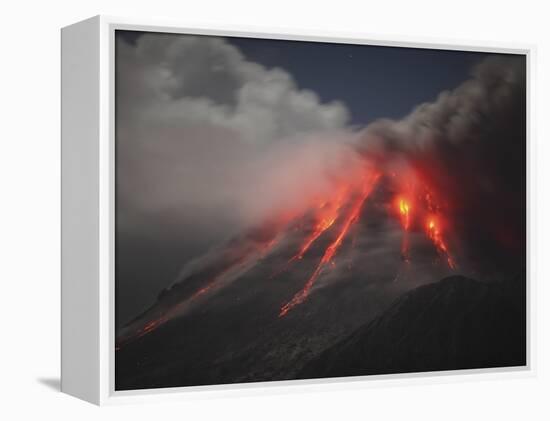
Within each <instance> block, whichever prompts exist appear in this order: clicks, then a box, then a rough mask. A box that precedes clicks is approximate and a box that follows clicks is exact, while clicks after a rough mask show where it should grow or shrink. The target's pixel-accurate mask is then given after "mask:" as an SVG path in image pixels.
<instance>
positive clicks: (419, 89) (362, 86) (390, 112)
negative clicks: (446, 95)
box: [227, 38, 487, 125]
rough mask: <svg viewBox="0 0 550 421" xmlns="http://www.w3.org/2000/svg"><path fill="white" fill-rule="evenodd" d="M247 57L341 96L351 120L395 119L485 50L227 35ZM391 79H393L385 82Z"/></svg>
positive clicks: (324, 94) (465, 71) (324, 93)
mask: <svg viewBox="0 0 550 421" xmlns="http://www.w3.org/2000/svg"><path fill="white" fill-rule="evenodd" d="M227 40H228V41H229V42H231V43H232V44H234V45H236V46H237V47H239V49H240V50H241V51H242V52H243V53H244V55H245V56H246V57H247V58H248V59H249V60H251V61H255V62H258V63H261V64H263V65H265V66H266V67H282V68H284V69H285V70H287V71H288V72H289V73H290V74H292V75H293V76H294V78H295V79H296V81H297V82H298V86H299V87H301V88H305V89H311V90H313V91H315V92H316V93H318V94H319V95H320V96H321V99H322V100H323V101H332V100H341V101H343V102H344V103H345V104H346V105H347V106H348V108H349V110H350V111H351V114H352V115H351V117H352V121H351V122H352V124H357V125H366V124H368V123H370V122H372V121H373V120H375V119H377V118H392V119H399V118H402V117H404V116H405V115H407V114H408V113H409V112H410V111H411V110H412V109H413V107H415V106H416V105H418V104H419V103H422V102H426V101H432V100H434V99H435V98H436V97H437V95H438V94H439V93H440V92H442V91H444V90H448V89H452V88H455V87H456V86H458V85H459V84H460V83H462V82H464V81H465V80H466V79H467V78H468V76H469V73H470V69H471V67H472V65H474V64H475V63H477V62H479V61H480V60H482V59H483V58H485V57H486V56H487V54H484V53H474V52H464V51H448V50H433V49H421V48H399V47H378V46H368V45H351V44H336V43H317V42H301V41H282V40H257V39H251V38H227ZM388 81H391V83H388Z"/></svg>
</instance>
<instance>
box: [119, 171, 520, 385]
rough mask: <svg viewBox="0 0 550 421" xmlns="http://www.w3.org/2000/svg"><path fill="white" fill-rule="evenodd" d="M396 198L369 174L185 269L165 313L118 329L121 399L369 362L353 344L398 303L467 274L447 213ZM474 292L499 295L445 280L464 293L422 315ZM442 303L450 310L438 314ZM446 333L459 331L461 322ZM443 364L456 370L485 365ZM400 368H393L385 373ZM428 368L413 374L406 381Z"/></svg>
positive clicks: (416, 198) (388, 182)
mask: <svg viewBox="0 0 550 421" xmlns="http://www.w3.org/2000/svg"><path fill="white" fill-rule="evenodd" d="M398 187H399V183H396V182H395V176H394V175H391V174H390V175H387V174H386V175H385V174H382V173H380V172H377V171H373V172H370V173H369V174H367V175H365V177H364V178H363V179H362V180H361V182H360V183H357V185H348V184H342V185H340V187H339V188H338V189H336V190H335V193H334V195H332V196H330V197H327V198H316V201H315V202H314V203H313V204H312V206H311V207H310V208H309V209H307V210H306V211H304V212H297V211H294V210H291V211H288V212H286V213H281V214H279V215H277V216H276V217H274V218H272V219H270V220H268V221H266V222H265V223H264V224H262V225H260V226H258V227H254V228H252V229H250V230H249V231H247V232H245V233H243V234H242V235H240V236H236V237H234V238H232V239H230V240H229V241H227V242H226V243H225V244H223V245H220V246H219V247H217V248H215V249H213V250H211V252H210V253H208V254H207V255H206V256H204V257H202V258H201V259H199V260H197V261H195V262H192V263H191V264H189V265H188V266H186V267H185V268H184V270H183V271H182V274H181V276H180V279H178V280H177V281H176V282H175V283H174V284H173V285H172V286H171V287H170V288H167V289H165V290H163V291H161V293H160V294H159V296H158V298H157V300H156V302H154V303H153V304H152V305H151V306H150V307H149V308H148V309H146V310H145V311H144V312H143V313H142V314H141V315H139V316H138V317H136V318H135V319H133V320H132V321H130V322H129V323H128V324H126V325H125V326H124V327H122V328H121V329H119V330H118V332H117V345H116V346H117V348H116V349H117V352H116V388H117V390H129V389H141V388H154V387H170V386H173V387H176V386H191V385H208V384H220V383H236V382H251V381H267V380H284V379H296V378H311V377H319V376H323V375H325V374H324V373H325V371H324V370H325V365H326V364H325V363H324V362H323V361H325V359H327V358H328V359H329V360H331V361H332V360H333V359H336V360H338V359H339V358H338V355H340V351H337V350H338V349H339V347H343V349H346V350H347V349H348V348H350V347H351V349H354V350H355V352H358V353H359V355H363V354H362V351H361V350H362V349H363V348H362V346H359V345H358V346H357V347H354V346H352V345H349V343H348V342H345V340H346V338H347V337H349V336H350V335H351V336H353V335H354V332H357V331H361V329H363V326H365V325H368V323H370V322H371V321H372V320H374V319H375V318H376V317H381V316H380V315H381V314H384V313H383V312H384V311H385V310H387V309H388V307H389V306H390V304H391V303H392V302H393V301H394V300H395V299H396V297H399V296H401V295H402V294H406V293H407V292H408V291H410V290H414V289H415V288H419V291H424V290H422V288H423V287H421V285H422V284H425V283H430V282H434V281H435V280H438V279H441V278H442V277H445V276H448V275H452V274H456V273H457V272H458V270H465V269H464V266H463V265H461V266H459V265H458V263H457V257H456V256H457V254H455V253H453V252H452V251H451V249H450V246H449V244H451V243H453V241H452V239H451V238H450V237H449V236H448V235H447V234H448V233H449V232H451V230H450V229H448V227H450V220H449V219H447V218H446V216H445V212H444V209H445V207H444V206H443V205H439V204H436V202H435V198H434V195H433V193H427V192H426V189H427V188H425V187H424V188H422V189H419V190H418V191H416V190H415V189H413V188H412V187H411V188H409V189H408V190H406V191H403V190H402V189H400V188H398ZM415 191H416V193H415ZM472 282H475V288H474V287H472V288H471V290H472V294H473V297H474V301H473V302H474V303H476V302H477V301H476V299H477V298H476V294H477V295H479V294H481V293H480V292H479V291H485V289H487V288H489V289H488V290H490V291H493V289H494V288H493V287H488V286H486V285H485V283H481V282H478V281H471V280H468V279H467V278H464V279H462V278H460V281H458V280H456V281H454V283H452V282H451V283H450V282H448V281H445V282H443V285H449V284H452V285H455V284H456V285H459V287H457V288H456V289H457V291H459V293H453V294H446V293H445V292H443V293H442V292H440V290H439V289H434V290H433V292H432V290H431V289H429V288H428V290H427V291H428V292H429V293H428V294H427V295H428V296H430V295H431V294H433V297H431V298H430V297H427V298H426V296H425V295H426V294H422V293H420V292H419V293H418V294H419V295H420V296H423V297H424V298H423V299H424V302H423V303H422V302H421V304H419V305H417V306H416V307H415V311H417V312H419V313H422V312H423V311H433V314H432V316H433V318H434V319H435V320H440V319H441V314H438V312H440V313H441V312H442V314H446V313H445V312H444V311H445V309H448V308H454V307H453V306H455V307H457V308H463V311H464V312H466V313H468V312H470V311H474V308H477V307H475V306H473V305H470V304H468V303H467V302H465V301H464V300H466V299H467V297H468V294H467V293H465V292H464V291H463V289H464V288H466V289H468V286H471V285H472ZM478 284H479V285H478ZM484 288H485V289H484ZM441 294H443V296H445V297H447V296H448V297H447V299H448V302H445V305H443V306H440V307H437V308H435V309H431V310H430V306H431V305H432V301H433V300H436V301H437V300H438V299H439V298H438V297H439V296H440V295H441ZM481 295H483V294H481ZM518 297H521V295H519V296H518ZM518 299H519V300H521V298H518ZM487 304H488V305H489V304H491V305H492V302H490V301H488V302H487ZM497 304H498V303H497ZM479 305H480V304H479ZM499 305H500V304H499ZM503 305H505V304H503ZM448 306H451V307H448ZM388 311H392V310H391V308H390V310H388ZM475 311H477V310H475ZM459 314H462V313H460V312H459V311H457V312H456V315H457V317H458V315H459ZM479 316H480V320H483V318H481V316H483V315H482V314H480V315H479ZM382 317H383V316H382ZM400 317H402V318H403V319H404V320H409V319H410V320H414V317H415V315H414V314H408V313H407V312H405V314H403V315H402V316H400ZM472 317H473V316H472ZM518 320H520V319H518ZM442 323H443V324H445V323H446V322H445V321H444V320H442ZM448 324H449V326H450V329H451V331H452V329H454V328H455V327H456V324H457V323H456V320H450V321H448ZM489 327H490V326H489ZM489 327H487V329H489ZM451 333H452V332H451ZM355 335H356V336H357V333H355ZM419 340H420V339H419ZM343 341H344V342H343ZM343 343H345V344H346V345H345V346H344V345H342V344H343ZM518 343H520V344H522V343H523V344H524V341H523V342H522V341H519V342H518ZM386 345H388V344H386ZM457 346H463V345H460V344H459V345H457ZM342 352H343V351H342ZM346 352H347V351H346ZM369 352H370V351H369ZM434 352H435V351H434ZM441 352H442V353H452V352H454V351H453V350H452V349H447V348H443V349H442V350H441ZM327 353H328V354H327ZM327 355H329V357H327ZM335 355H336V357H334V356H335ZM342 355H343V357H342V358H344V359H346V358H348V357H347V356H345V355H346V354H342ZM442 358H443V357H442ZM436 360H437V359H436ZM437 361H439V360H437ZM445 361H446V363H445V364H444V366H445V367H446V368H449V369H450V368H475V367H477V366H478V365H479V364H477V362H476V363H472V364H469V363H468V362H466V363H464V362H463V361H462V360H460V361H461V362H460V363H457V364H454V365H453V361H454V360H451V361H450V362H449V361H447V360H445ZM476 361H477V360H476ZM495 361H497V364H498V363H499V361H500V360H498V359H497V360H495ZM514 361H516V360H514ZM518 361H519V360H518ZM377 367H378V366H377ZM402 367H403V364H401V363H400V364H398V365H396V366H392V365H391V364H389V365H388V363H384V364H381V365H380V366H379V367H378V368H377V370H378V371H376V373H380V372H396V371H399V370H400V369H401V368H402ZM430 368H431V367H427V366H425V365H422V364H417V365H415V364H412V363H411V364H409V365H408V366H407V367H405V371H407V370H410V371H422V370H426V369H430ZM350 372H351V374H361V373H353V370H351V369H350ZM366 372H367V373H369V371H368V370H367V371H366ZM326 373H327V375H328V376H332V375H340V374H341V373H347V371H346V370H344V371H341V372H340V371H338V370H336V371H330V370H329V371H327V372H326ZM335 373H336V374H335ZM343 375H347V374H343Z"/></svg>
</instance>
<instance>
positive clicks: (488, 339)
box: [298, 276, 526, 378]
mask: <svg viewBox="0 0 550 421" xmlns="http://www.w3.org/2000/svg"><path fill="white" fill-rule="evenodd" d="M525 364H526V302H525V282H524V280H521V279H514V280H511V281H502V282H479V281H475V280H472V279H468V278H465V277H461V276H453V277H448V278H445V279H443V280H441V281H439V282H437V283H433V284H429V285H424V286H421V287H419V288H417V289H415V290H412V291H410V292H408V293H406V294H404V295H403V296H402V297H400V298H399V299H398V300H396V301H395V302H394V303H393V304H392V305H391V306H390V308H389V309H387V310H386V311H384V312H383V313H382V314H381V315H380V316H378V317H376V318H375V319H374V320H372V321H371V322H370V323H367V324H365V325H364V326H362V327H360V328H358V329H357V330H356V331H355V332H354V333H352V334H351V335H350V336H349V337H348V338H346V339H344V340H342V341H341V342H339V343H337V344H335V345H333V346H331V347H330V348H328V349H327V350H326V351H324V352H322V353H321V354H320V355H319V356H318V357H316V358H313V359H312V360H311V361H310V362H309V363H308V364H306V366H305V367H304V368H303V369H302V370H301V371H300V372H299V374H298V377H300V378H311V377H342V376H353V375H372V374H389V373H408V372H426V371H440V370H456V369H476V368H490V367H512V366H524V365H525Z"/></svg>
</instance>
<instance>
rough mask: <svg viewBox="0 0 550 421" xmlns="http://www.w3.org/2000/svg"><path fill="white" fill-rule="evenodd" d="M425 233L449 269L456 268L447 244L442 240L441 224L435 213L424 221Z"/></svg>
mask: <svg viewBox="0 0 550 421" xmlns="http://www.w3.org/2000/svg"><path fill="white" fill-rule="evenodd" d="M426 233H427V235H428V237H429V238H430V240H432V242H433V243H434V246H435V248H436V249H437V251H438V253H439V254H441V255H442V256H443V257H444V258H445V260H446V261H447V264H448V265H449V267H450V268H451V269H456V263H455V261H454V259H453V258H452V257H451V255H450V253H449V249H448V248H447V244H446V243H445V241H444V240H443V234H442V231H441V224H440V222H439V220H438V219H437V218H436V217H435V215H431V216H429V217H428V219H427V221H426Z"/></svg>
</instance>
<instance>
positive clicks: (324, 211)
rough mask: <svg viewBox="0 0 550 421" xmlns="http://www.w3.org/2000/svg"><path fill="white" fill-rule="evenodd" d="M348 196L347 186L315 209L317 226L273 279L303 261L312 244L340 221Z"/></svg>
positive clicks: (315, 225)
mask: <svg viewBox="0 0 550 421" xmlns="http://www.w3.org/2000/svg"><path fill="white" fill-rule="evenodd" d="M348 194H349V188H348V187H347V186H343V187H341V188H340V189H339V191H338V194H337V195H336V197H335V198H334V199H332V200H328V201H323V202H321V203H320V204H319V206H318V207H317V208H316V209H315V213H314V219H315V224H314V226H313V229H312V231H311V233H310V234H309V235H308V236H307V237H306V239H305V240H304V241H303V243H302V245H301V246H300V249H299V250H298V252H297V253H296V254H295V255H294V256H292V257H291V258H290V259H289V260H288V262H287V263H286V265H285V266H284V267H283V268H282V269H280V270H278V271H277V272H275V273H274V274H273V275H272V276H271V278H274V277H276V276H278V275H280V274H281V273H283V272H285V271H286V270H288V269H289V267H290V264H291V263H293V262H295V261H296V260H302V259H303V257H304V255H305V254H306V253H307V251H308V250H309V248H310V247H311V246H312V244H313V243H314V242H315V241H316V240H317V239H318V238H319V237H320V236H321V235H322V234H323V233H324V232H325V231H327V230H328V229H329V228H330V227H332V226H333V225H334V223H335V222H336V220H337V219H338V216H339V215H340V210H341V208H342V207H343V206H344V205H345V204H346V199H347V195H348Z"/></svg>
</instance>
